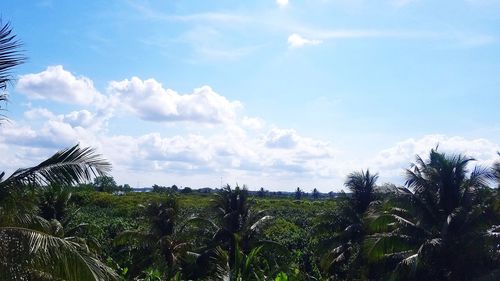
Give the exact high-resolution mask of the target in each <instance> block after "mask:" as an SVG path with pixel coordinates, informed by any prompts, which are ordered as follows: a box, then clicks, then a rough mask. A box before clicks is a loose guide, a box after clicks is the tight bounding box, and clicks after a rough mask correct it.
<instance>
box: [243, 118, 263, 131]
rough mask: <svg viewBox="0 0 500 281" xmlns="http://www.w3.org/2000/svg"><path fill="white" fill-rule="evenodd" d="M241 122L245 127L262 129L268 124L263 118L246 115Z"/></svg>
mask: <svg viewBox="0 0 500 281" xmlns="http://www.w3.org/2000/svg"><path fill="white" fill-rule="evenodd" d="M241 124H242V125H243V126H244V127H247V128H250V129H253V130H260V129H262V128H264V126H265V125H266V122H265V121H264V120H262V119H261V118H254V117H248V116H245V117H243V119H242V120H241Z"/></svg>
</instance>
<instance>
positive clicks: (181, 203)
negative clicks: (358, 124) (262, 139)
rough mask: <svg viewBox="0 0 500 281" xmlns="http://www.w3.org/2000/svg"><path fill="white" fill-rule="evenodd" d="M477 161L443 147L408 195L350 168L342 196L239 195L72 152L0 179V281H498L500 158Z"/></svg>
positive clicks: (12, 61)
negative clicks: (136, 179) (135, 178)
mask: <svg viewBox="0 0 500 281" xmlns="http://www.w3.org/2000/svg"><path fill="white" fill-rule="evenodd" d="M18 47H19V43H18V42H17V41H16V40H15V37H14V36H13V35H11V30H10V27H9V26H8V25H4V26H3V27H2V28H1V29H0V91H2V92H1V93H0V102H1V101H3V100H6V98H7V97H6V95H5V94H4V92H3V90H5V88H6V84H7V83H8V82H9V81H10V75H9V73H8V71H9V70H10V69H11V68H12V67H14V66H16V65H18V64H19V63H21V62H22V61H23V60H24V58H23V57H22V56H21V55H20V54H19V53H18V52H17V51H16V50H17V48H18ZM472 161H474V159H472V158H468V157H466V156H464V155H450V154H445V153H441V152H439V151H437V149H434V150H431V151H430V153H429V155H428V156H427V157H425V158H420V157H418V156H417V159H416V161H415V163H414V164H411V166H410V168H409V169H408V170H406V184H405V186H404V187H396V186H394V185H391V184H384V185H380V186H379V185H377V179H378V176H377V174H373V173H371V172H370V171H369V170H366V171H360V172H353V173H351V174H349V175H348V176H347V179H346V182H345V186H346V188H347V189H348V190H349V191H350V193H347V194H341V195H340V196H338V197H335V198H332V197H333V196H329V197H327V198H325V197H324V196H322V194H320V193H319V192H318V190H316V189H315V190H313V192H312V193H311V195H310V196H307V195H306V194H305V193H304V192H303V190H301V189H300V188H297V190H296V192H295V193H294V194H293V195H292V196H286V195H285V196H274V197H270V195H269V193H268V192H266V191H265V190H264V189H261V190H260V191H259V192H256V193H255V196H252V195H251V194H250V193H249V191H248V190H246V189H245V188H240V187H238V186H236V187H234V188H231V187H230V186H226V187H225V188H222V189H219V190H217V192H215V193H204V192H200V191H195V190H191V189H190V188H183V189H179V188H177V187H174V186H173V187H169V188H167V187H161V186H157V185H155V186H153V187H152V191H151V192H148V193H135V192H132V189H131V188H130V186H128V185H124V186H118V185H117V184H116V183H115V181H114V180H113V178H112V177H110V176H109V172H110V168H111V166H110V164H109V163H108V162H107V161H105V160H104V159H102V158H101V157H100V156H99V155H97V154H96V153H95V152H94V151H93V150H92V149H90V148H81V147H80V146H79V145H76V146H74V147H71V148H67V149H65V150H62V151H60V152H57V153H56V154H54V155H53V156H52V157H50V158H49V159H47V160H45V161H43V162H41V163H40V164H38V165H36V166H34V167H30V168H23V169H18V170H16V171H15V172H14V173H13V174H12V175H10V176H6V175H5V173H0V279H1V280H231V281H232V280H282V281H283V280H443V281H445V280H447V281H457V280H458V281H462V280H463V281H466V280H478V281H479V280H500V194H499V191H498V190H499V181H500V162H498V163H495V164H494V165H493V167H472V169H471V167H470V166H471V162H472ZM469 169H471V170H469ZM92 180H93V183H90V182H92ZM275 195H277V194H275Z"/></svg>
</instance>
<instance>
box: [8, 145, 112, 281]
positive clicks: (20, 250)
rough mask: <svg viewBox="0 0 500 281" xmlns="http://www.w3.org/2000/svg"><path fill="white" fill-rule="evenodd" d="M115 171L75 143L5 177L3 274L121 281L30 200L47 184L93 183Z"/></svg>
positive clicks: (19, 277)
mask: <svg viewBox="0 0 500 281" xmlns="http://www.w3.org/2000/svg"><path fill="white" fill-rule="evenodd" d="M110 168H111V165H110V164H109V163H108V162H107V161H105V160H103V159H102V158H101V157H100V155H98V154H96V153H95V152H94V150H93V149H90V148H81V147H80V146H79V145H75V146H73V147H71V148H68V149H64V150H62V151H59V152H57V153H56V154H54V155H53V156H52V157H50V158H49V159H47V160H45V161H43V162H41V163H40V164H38V165H37V166H34V167H30V168H24V169H18V170H16V171H15V172H14V173H13V174H12V175H10V176H9V177H7V178H4V176H5V173H1V174H0V237H1V239H0V276H2V277H5V278H6V279H7V280H54V279H55V280H59V279H64V280H113V279H115V278H116V275H115V273H114V272H113V271H112V270H111V269H110V268H109V267H107V266H106V265H104V264H103V263H102V262H100V261H99V260H98V259H97V256H96V255H95V253H94V252H93V251H90V250H89V247H88V244H87V243H83V241H82V240H80V239H76V238H75V237H66V236H65V235H61V228H60V227H54V223H51V222H49V221H47V220H45V219H43V218H42V217H39V216H37V215H36V205H35V202H34V200H31V199H30V198H31V197H32V195H33V194H34V193H35V192H36V191H37V190H38V189H39V188H40V187H42V186H44V185H73V184H77V183H79V182H81V181H89V180H90V179H91V178H92V177H93V176H95V175H105V174H106V173H107V172H109V171H110ZM56 225H57V224H56Z"/></svg>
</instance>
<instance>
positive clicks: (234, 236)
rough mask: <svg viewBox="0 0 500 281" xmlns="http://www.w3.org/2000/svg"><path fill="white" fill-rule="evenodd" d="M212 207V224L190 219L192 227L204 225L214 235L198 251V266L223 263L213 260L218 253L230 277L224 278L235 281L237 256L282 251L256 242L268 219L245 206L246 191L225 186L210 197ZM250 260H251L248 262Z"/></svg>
mask: <svg viewBox="0 0 500 281" xmlns="http://www.w3.org/2000/svg"><path fill="white" fill-rule="evenodd" d="M212 206H213V208H214V210H215V212H216V221H212V220H208V219H203V218H193V219H191V222H193V223H200V224H204V225H206V226H207V228H208V229H210V230H211V232H212V233H214V234H213V237H212V239H211V241H209V243H208V245H207V246H206V247H205V248H204V249H201V254H200V255H199V258H198V264H203V265H204V267H208V266H209V263H211V262H213V261H214V260H216V261H218V262H220V261H221V260H224V259H220V258H217V257H218V256H220V255H219V254H220V253H221V251H224V253H225V254H224V255H225V256H227V268H228V269H229V271H227V272H229V273H230V275H229V276H228V278H229V279H230V280H236V279H235V278H236V277H235V275H234V273H235V270H234V269H235V268H237V267H238V258H239V257H241V256H240V255H243V256H245V257H246V256H248V255H250V253H251V252H252V251H254V250H255V249H257V248H259V247H260V246H262V248H259V250H258V251H257V250H256V252H255V253H254V255H256V254H257V253H259V254H260V253H261V252H262V251H265V250H268V249H270V248H274V249H278V250H282V249H281V247H280V245H278V244H277V243H275V242H273V241H264V240H261V239H259V234H260V230H261V229H262V228H263V227H264V226H265V225H266V224H267V223H268V222H269V221H270V220H271V219H272V217H271V216H266V215H264V212H263V211H260V212H255V211H253V210H252V208H251V207H250V205H249V203H248V190H247V189H246V188H245V187H243V188H240V187H239V186H236V187H235V188H234V189H232V188H231V187H230V186H229V185H227V186H226V187H225V188H223V189H222V190H221V191H220V192H219V193H217V194H216V195H215V196H214V199H213V200H212ZM252 260H255V259H253V258H252ZM224 266H225V263H224V262H223V267H224ZM219 268H220V264H219ZM254 270H255V268H254Z"/></svg>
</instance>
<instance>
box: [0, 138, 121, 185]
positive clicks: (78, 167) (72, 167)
mask: <svg viewBox="0 0 500 281" xmlns="http://www.w3.org/2000/svg"><path fill="white" fill-rule="evenodd" d="M110 170H111V164H110V163H109V162H107V161H106V160H104V159H102V158H101V156H100V155H98V154H96V153H95V151H94V149H92V148H89V147H85V148H81V147H80V146H79V144H77V145H75V146H73V147H71V148H67V149H64V150H61V151H59V152H57V153H55V154H54V155H53V156H52V157H50V158H49V159H47V160H45V161H43V162H42V163H40V164H38V165H37V166H35V167H31V168H25V169H18V170H17V171H15V172H14V173H13V174H12V175H11V176H10V177H8V178H7V179H5V181H3V182H1V183H0V188H1V187H11V186H25V185H28V184H38V185H50V184H62V185H73V184H75V183H79V182H81V181H89V180H91V179H92V177H93V176H97V175H100V176H103V175H105V174H106V173H108V172H109V171H110Z"/></svg>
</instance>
